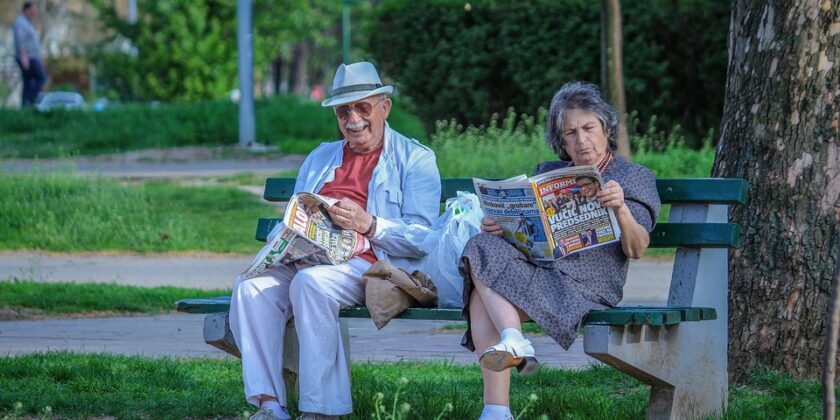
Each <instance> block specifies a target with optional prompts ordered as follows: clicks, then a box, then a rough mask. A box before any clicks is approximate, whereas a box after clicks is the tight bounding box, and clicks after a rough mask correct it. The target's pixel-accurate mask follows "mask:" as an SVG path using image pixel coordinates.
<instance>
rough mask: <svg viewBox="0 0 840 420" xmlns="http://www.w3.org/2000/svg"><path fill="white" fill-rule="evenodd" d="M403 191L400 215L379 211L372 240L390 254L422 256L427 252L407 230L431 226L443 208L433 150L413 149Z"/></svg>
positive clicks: (396, 255)
mask: <svg viewBox="0 0 840 420" xmlns="http://www.w3.org/2000/svg"><path fill="white" fill-rule="evenodd" d="M402 194H403V199H402V205H401V213H402V214H401V216H400V217H386V216H380V215H376V233H375V235H374V237H373V238H372V239H371V241H372V242H373V245H374V246H375V247H378V248H379V249H381V250H382V251H385V252H386V253H387V254H388V255H391V256H395V257H408V258H420V257H423V256H425V255H426V252H425V251H423V250H421V249H420V248H419V247H418V245H419V243H417V241H416V240H415V239H414V238H413V237H412V236H411V235H406V233H407V232H408V230H409V229H413V230H416V229H421V230H422V229H424V228H427V227H429V226H431V225H432V223H433V222H434V220H435V219H436V218H437V216H438V213H439V212H440V211H439V210H440V172H438V168H437V162H436V160H435V154H434V152H432V151H431V150H429V149H426V148H420V149H417V150H415V151H414V153H412V156H411V158H410V159H409V162H408V166H407V171H406V174H405V176H404V177H403V181H402Z"/></svg>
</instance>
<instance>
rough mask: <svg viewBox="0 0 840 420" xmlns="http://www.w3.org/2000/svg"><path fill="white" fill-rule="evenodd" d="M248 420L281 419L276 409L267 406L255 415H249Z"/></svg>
mask: <svg viewBox="0 0 840 420" xmlns="http://www.w3.org/2000/svg"><path fill="white" fill-rule="evenodd" d="M248 420H281V418H280V417H278V416H277V414H274V411H271V410H269V409H267V408H260V409H259V410H258V411H257V412H256V413H254V415H253V416H251V417H248Z"/></svg>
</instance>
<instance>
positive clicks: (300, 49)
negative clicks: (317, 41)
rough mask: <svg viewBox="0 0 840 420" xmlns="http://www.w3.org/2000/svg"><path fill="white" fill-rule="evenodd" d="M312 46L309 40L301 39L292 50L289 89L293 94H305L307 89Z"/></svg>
mask: <svg viewBox="0 0 840 420" xmlns="http://www.w3.org/2000/svg"><path fill="white" fill-rule="evenodd" d="M311 50H312V46H311V45H310V43H309V41H301V42H299V43H297V44H296V45H295V48H294V50H293V51H292V62H291V67H292V68H291V69H290V74H289V78H290V79H291V80H290V81H289V89H290V90H291V92H292V94H293V95H297V96H305V95H306V93H307V92H308V91H309V73H308V68H309V54H310V52H311Z"/></svg>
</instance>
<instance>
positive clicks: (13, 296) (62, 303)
mask: <svg viewBox="0 0 840 420" xmlns="http://www.w3.org/2000/svg"><path fill="white" fill-rule="evenodd" d="M221 295H230V291H229V290H202V289H192V288H184V287H137V286H121V285H116V284H102V283H83V284H78V283H40V282H33V281H24V280H12V281H0V308H7V309H12V310H14V311H15V312H20V313H22V314H37V315H40V316H60V315H68V314H73V315H85V314H91V313H100V312H105V313H113V312H119V313H142V314H157V313H163V312H172V311H173V310H174V309H175V301H177V300H180V299H187V298H205V297H215V296H221ZM0 319H2V318H0Z"/></svg>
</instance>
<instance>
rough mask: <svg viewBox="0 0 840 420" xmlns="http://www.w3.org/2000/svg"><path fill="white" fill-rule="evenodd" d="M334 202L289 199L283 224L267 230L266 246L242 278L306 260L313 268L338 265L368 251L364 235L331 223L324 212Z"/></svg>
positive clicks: (302, 196) (304, 196)
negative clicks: (320, 265) (313, 264)
mask: <svg viewBox="0 0 840 420" xmlns="http://www.w3.org/2000/svg"><path fill="white" fill-rule="evenodd" d="M338 201H339V200H336V199H334V198H329V197H324V196H322V195H318V194H312V193H298V194H295V195H294V196H292V198H291V199H290V200H289V204H288V206H286V213H285V214H284V215H283V221H282V222H280V223H277V225H275V226H274V228H272V229H271V232H270V233H269V234H268V241H267V243H266V245H265V246H264V247H263V248H262V249H261V250H260V252H258V253H257V256H256V257H255V258H254V261H253V262H252V263H251V266H250V267H248V269H247V270H245V271H244V272H243V273H242V277H243V278H253V277H256V276H258V275H260V274H262V273H263V272H265V271H266V270H268V269H269V268H270V267H271V266H273V265H282V264H288V263H291V262H294V261H297V260H300V259H303V258H307V257H309V258H310V259H312V260H313V262H314V263H316V264H340V263H343V262H345V261H348V260H349V259H351V258H353V256H355V255H358V254H361V253H364V252H365V251H367V250H368V249H370V242H368V240H367V238H365V237H364V235H362V234H360V233H358V232H356V231H354V230H350V229H342V228H341V227H339V226H338V225H336V224H334V223H333V222H332V220H331V219H330V216H329V213H328V212H327V209H328V208H329V207H331V206H333V205H335V203H337V202H338Z"/></svg>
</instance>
